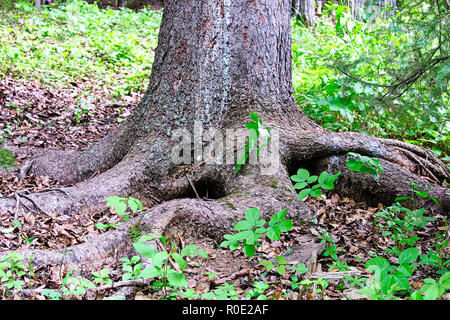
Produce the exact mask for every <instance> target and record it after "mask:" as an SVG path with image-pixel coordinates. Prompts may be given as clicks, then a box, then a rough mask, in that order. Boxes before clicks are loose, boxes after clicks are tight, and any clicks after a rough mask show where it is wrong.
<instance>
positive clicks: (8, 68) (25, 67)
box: [0, 0, 161, 109]
mask: <svg viewBox="0 0 450 320" xmlns="http://www.w3.org/2000/svg"><path fill="white" fill-rule="evenodd" d="M3 1H5V0H3ZM6 1H8V0H6ZM16 7H18V10H15V11H11V12H7V13H5V14H2V15H0V38H1V42H2V46H1V47H0V76H5V75H6V74H8V75H10V76H11V75H12V76H16V77H20V78H25V79H29V80H38V81H40V82H41V83H43V84H47V85H49V86H59V87H70V86H72V85H73V84H74V83H79V82H81V81H82V82H83V83H84V84H83V86H84V88H85V90H87V91H89V90H94V89H95V88H101V87H105V88H109V89H106V90H107V91H106V92H105V93H106V95H107V96H109V97H116V98H118V99H120V98H122V97H123V96H125V95H130V94H132V93H135V92H143V91H144V90H145V89H146V84H147V79H148V78H149V76H150V72H151V67H152V63H153V57H154V55H153V52H154V49H155V48H156V45H157V39H158V31H159V25H160V23H161V11H154V10H150V9H147V8H143V9H141V10H139V11H133V10H130V9H125V8H122V9H121V10H113V9H107V10H100V9H99V8H98V7H97V4H88V3H87V2H85V1H81V0H69V1H66V2H64V3H62V4H60V5H59V6H58V7H54V8H50V7H47V6H45V7H43V8H41V10H38V11H36V10H35V9H34V7H33V5H32V4H31V5H30V4H29V3H26V2H20V3H16ZM86 94H87V95H88V94H89V92H87V93H86ZM83 109H84V108H83Z"/></svg>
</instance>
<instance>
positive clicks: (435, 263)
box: [420, 220, 450, 275]
mask: <svg viewBox="0 0 450 320" xmlns="http://www.w3.org/2000/svg"><path fill="white" fill-rule="evenodd" d="M445 222H446V224H447V220H445ZM435 237H436V242H435V243H434V248H431V249H429V250H428V252H427V253H426V254H421V255H420V264H423V265H428V266H431V267H433V268H434V269H435V270H436V273H437V274H440V275H443V274H445V273H447V272H450V270H449V266H450V255H449V254H448V253H446V252H445V250H446V248H447V247H448V243H449V242H448V239H447V237H446V236H445V235H444V234H441V233H438V234H436V235H435Z"/></svg>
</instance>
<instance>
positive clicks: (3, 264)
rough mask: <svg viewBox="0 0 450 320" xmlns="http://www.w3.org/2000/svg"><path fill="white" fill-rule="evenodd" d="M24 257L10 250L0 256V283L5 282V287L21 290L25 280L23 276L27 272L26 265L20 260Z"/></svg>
mask: <svg viewBox="0 0 450 320" xmlns="http://www.w3.org/2000/svg"><path fill="white" fill-rule="evenodd" d="M23 259H24V257H23V256H22V255H21V254H19V253H15V252H11V253H9V254H7V255H5V256H2V257H1V258H0V283H5V284H4V286H5V287H6V289H16V290H22V287H23V285H24V284H25V281H23V276H24V275H26V274H27V267H26V266H25V264H23V263H21V262H20V261H21V260H23Z"/></svg>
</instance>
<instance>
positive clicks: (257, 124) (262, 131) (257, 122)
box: [236, 112, 271, 173]
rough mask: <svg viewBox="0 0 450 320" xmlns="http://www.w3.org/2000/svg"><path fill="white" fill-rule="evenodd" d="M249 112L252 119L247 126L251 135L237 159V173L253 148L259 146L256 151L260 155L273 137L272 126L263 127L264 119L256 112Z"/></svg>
mask: <svg viewBox="0 0 450 320" xmlns="http://www.w3.org/2000/svg"><path fill="white" fill-rule="evenodd" d="M249 114H250V118H251V119H252V121H249V122H247V123H246V124H245V127H246V128H247V129H248V130H249V131H250V135H249V137H248V140H247V143H246V145H245V147H244V153H243V154H242V155H241V156H239V157H238V159H237V167H236V173H238V172H239V170H240V169H241V167H242V166H243V165H244V164H245V163H246V162H247V160H248V157H249V156H250V153H251V152H252V150H253V149H254V148H255V147H256V146H258V148H257V149H256V152H257V155H259V153H260V151H261V149H262V148H264V147H265V146H266V145H267V144H268V143H269V141H270V137H271V136H270V128H269V127H263V124H262V119H261V118H260V117H259V116H258V115H257V114H256V113H253V112H249ZM260 138H261V141H260V143H259V145H258V139H260Z"/></svg>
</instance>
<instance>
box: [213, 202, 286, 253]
mask: <svg viewBox="0 0 450 320" xmlns="http://www.w3.org/2000/svg"><path fill="white" fill-rule="evenodd" d="M260 215H261V213H260V211H259V209H258V208H249V209H248V210H247V211H246V212H245V220H241V221H239V222H238V223H236V225H235V226H234V230H236V231H240V232H238V233H236V234H234V235H231V234H225V235H224V238H225V239H226V241H223V242H222V243H221V244H220V246H221V247H229V248H230V250H235V249H237V248H239V247H240V246H241V245H242V247H243V250H244V253H245V254H246V255H247V256H248V257H250V258H251V257H253V256H254V254H255V251H256V247H257V246H258V247H260V246H261V242H259V241H258V240H259V239H260V238H262V236H263V235H264V233H266V235H267V237H268V238H269V239H271V240H279V239H280V234H281V232H287V231H289V230H291V229H292V227H293V224H292V221H291V220H290V219H285V217H286V209H283V210H281V211H278V212H276V213H275V214H274V216H273V217H272V219H271V220H270V221H269V226H268V228H267V229H266V228H263V226H264V225H265V224H266V220H264V219H260Z"/></svg>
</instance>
